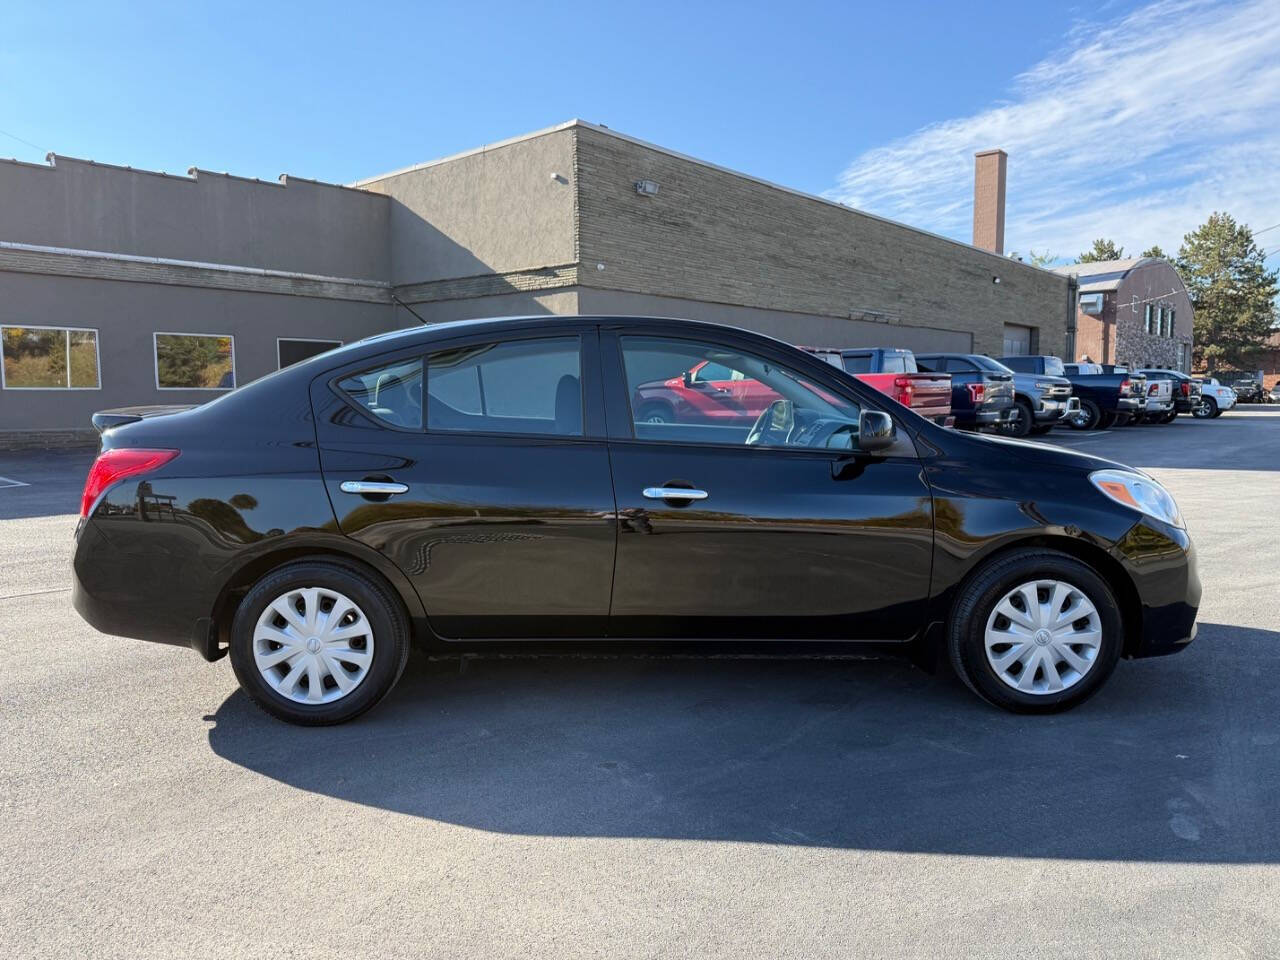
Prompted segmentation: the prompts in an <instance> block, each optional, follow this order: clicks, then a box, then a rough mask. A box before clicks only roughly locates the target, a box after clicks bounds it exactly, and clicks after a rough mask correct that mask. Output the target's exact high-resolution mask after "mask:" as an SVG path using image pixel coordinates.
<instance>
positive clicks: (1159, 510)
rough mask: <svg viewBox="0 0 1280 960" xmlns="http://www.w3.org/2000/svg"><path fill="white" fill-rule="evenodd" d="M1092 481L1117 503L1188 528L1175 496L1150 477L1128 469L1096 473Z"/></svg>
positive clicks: (1092, 475)
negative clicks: (1174, 500) (1174, 498)
mask: <svg viewBox="0 0 1280 960" xmlns="http://www.w3.org/2000/svg"><path fill="white" fill-rule="evenodd" d="M1089 480H1090V482H1092V483H1093V485H1094V486H1095V487H1097V488H1098V489H1099V490H1101V491H1102V492H1103V493H1104V494H1106V495H1107V496H1108V497H1110V498H1111V499H1112V500H1114V501H1115V502H1116V503H1119V504H1123V505H1124V506H1126V507H1132V508H1133V509H1134V510H1137V511H1138V512H1139V513H1145V514H1146V515H1147V516H1149V517H1155V518H1156V519H1157V520H1160V521H1163V522H1164V523H1167V524H1170V525H1171V526H1175V527H1183V528H1184V529H1185V525H1184V524H1183V522H1182V514H1180V513H1179V512H1178V505H1177V504H1176V503H1174V502H1173V497H1171V496H1170V495H1169V491H1168V490H1166V489H1165V488H1164V487H1162V486H1161V485H1160V484H1159V483H1157V482H1156V481H1155V480H1153V479H1152V478H1151V477H1148V476H1145V475H1142V474H1137V473H1129V471H1127V470H1095V471H1094V472H1093V473H1091V474H1089Z"/></svg>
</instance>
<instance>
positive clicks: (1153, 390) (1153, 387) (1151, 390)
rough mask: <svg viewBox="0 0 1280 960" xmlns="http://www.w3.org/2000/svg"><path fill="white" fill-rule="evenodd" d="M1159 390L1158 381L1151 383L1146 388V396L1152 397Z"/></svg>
mask: <svg viewBox="0 0 1280 960" xmlns="http://www.w3.org/2000/svg"><path fill="white" fill-rule="evenodd" d="M1159 392H1160V384H1158V383H1153V384H1152V385H1151V386H1149V387H1148V388H1147V396H1148V397H1154V396H1155V395H1156V394H1157V393H1159Z"/></svg>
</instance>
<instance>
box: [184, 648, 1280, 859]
mask: <svg viewBox="0 0 1280 960" xmlns="http://www.w3.org/2000/svg"><path fill="white" fill-rule="evenodd" d="M1277 659H1280V633H1275V632H1271V631H1265V630H1251V629H1246V628H1243V627H1233V626H1225V625H1218V624H1204V625H1202V627H1201V632H1200V637H1199V639H1198V640H1197V642H1196V643H1194V644H1193V645H1192V646H1191V648H1190V649H1188V650H1187V651H1186V652H1185V653H1182V654H1180V655H1177V656H1174V657H1169V658H1165V659H1161V660H1152V661H1139V662H1132V663H1121V664H1120V666H1119V668H1118V669H1117V671H1116V673H1115V674H1114V675H1113V677H1112V678H1111V681H1110V682H1109V683H1108V685H1107V686H1106V687H1105V688H1104V689H1103V691H1102V692H1101V693H1100V694H1099V695H1098V696H1096V697H1095V698H1094V699H1093V700H1091V701H1090V702H1089V703H1087V704H1085V705H1084V706H1082V707H1080V708H1079V709H1077V710H1075V711H1073V712H1071V713H1067V714H1063V715H1059V716H1054V717H1022V716H1013V715H1009V714H1005V713H1003V712H1000V711H998V710H995V709H993V708H991V707H988V706H987V705H985V704H984V703H982V702H980V701H979V700H977V699H976V698H975V697H973V696H972V695H971V694H970V693H969V692H968V691H967V690H966V689H964V688H962V687H961V686H960V685H959V684H958V683H957V682H955V681H954V680H951V679H942V678H933V677H929V676H927V675H925V674H923V673H920V672H917V671H915V670H914V669H913V668H911V667H909V666H907V665H906V664H904V663H899V662H896V661H892V660H879V661H852V660H749V659H711V660H708V659H632V658H601V659H585V658H583V659H577V658H561V659H554V658H548V659H481V660H476V661H472V662H471V663H470V664H469V666H468V667H467V669H466V671H465V672H463V673H461V674H459V672H458V670H457V667H456V665H453V664H449V665H447V666H446V664H445V663H433V664H432V663H427V662H425V661H418V660H415V661H414V662H413V663H411V665H410V669H409V671H408V672H407V673H406V675H405V677H404V678H403V680H402V681H401V684H400V686H399V688H398V689H397V690H396V692H395V693H393V695H392V697H391V699H390V700H389V701H388V702H386V703H384V704H383V705H382V706H381V707H379V708H376V709H375V710H374V711H373V712H371V713H370V714H368V715H367V716H366V717H365V718H364V719H362V720H359V721H356V722H355V723H352V724H348V725H346V726H343V727H333V728H321V729H301V728H296V727H290V726H288V725H286V724H283V723H278V722H276V721H273V720H271V719H269V718H268V717H266V716H265V715H263V714H262V713H260V712H259V711H258V710H257V709H256V708H255V707H254V706H253V705H252V704H251V703H250V702H249V700H248V699H247V698H246V697H245V696H244V695H243V694H242V693H240V692H238V691H237V692H236V693H235V694H233V695H232V696H230V697H229V698H228V699H227V700H226V701H225V702H224V703H223V704H222V705H221V706H220V707H219V709H218V711H217V713H216V715H215V716H214V717H212V718H211V719H213V720H214V721H215V726H214V727H213V728H212V729H211V730H210V732H209V743H210V746H211V747H212V749H213V751H214V752H215V753H216V754H217V755H218V756H220V757H222V758H224V759H226V760H228V761H230V762H232V763H236V764H239V765H241V766H243V767H245V768H247V769H249V770H252V771H255V772H257V773H260V774H262V775H263V776H267V777H271V778H273V779H275V780H278V781H282V782H284V783H287V784H290V785H292V786H295V787H298V788H299V789H303V790H308V791H314V792H317V793H321V794H325V795H328V796H332V797H337V798H341V799H344V800H350V801H352V802H355V803H360V804H366V805H369V806H374V807H378V808H381V809H386V810H392V811H396V812H399V813H405V814H409V815H411V816H417V817H428V818H431V819H433V820H438V821H445V822H448V823H454V824H460V825H464V826H468V827H474V828H478V829H482V830H493V831H500V832H503V833H521V834H531V835H557V836H608V837H665V838H679V839H698V840H733V841H744V842H749V843H781V844H798V845H810V846H822V847H841V848H861V849H874V850H893V851H904V852H921V853H945V854H975V855H983V856H999V857H1053V858H1087V859H1105V860H1150V861H1188V862H1250V863H1252V862H1268V863H1269V862H1274V861H1278V860H1280V775H1278V771H1280V722H1278V721H1277V719H1276V718H1277V717H1280V687H1277V685H1276V684H1275V683H1274V677H1275V674H1276V671H1275V669H1274V667H1275V666H1276V661H1277Z"/></svg>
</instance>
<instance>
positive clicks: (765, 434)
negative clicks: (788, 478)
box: [622, 337, 859, 448]
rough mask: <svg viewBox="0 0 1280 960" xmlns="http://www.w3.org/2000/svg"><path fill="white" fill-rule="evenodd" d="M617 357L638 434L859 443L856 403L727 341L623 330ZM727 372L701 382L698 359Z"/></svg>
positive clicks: (737, 442)
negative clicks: (690, 374)
mask: <svg viewBox="0 0 1280 960" xmlns="http://www.w3.org/2000/svg"><path fill="white" fill-rule="evenodd" d="M622 360H623V366H624V368H625V371H626V378H627V394H628V396H629V397H630V401H631V416H632V423H633V430H634V434H635V437H636V439H637V440H657V441H665V442H671V443H704V444H706V443H710V444H723V445H727V446H741V445H743V444H746V443H747V442H748V438H750V442H751V443H752V444H753V445H760V446H775V447H777V446H788V447H789V446H800V447H843V448H851V447H853V446H855V445H856V443H857V431H858V413H859V408H858V406H857V404H855V403H853V402H852V401H850V400H847V399H845V398H844V397H840V396H837V395H835V394H833V393H831V392H830V391H828V390H826V389H825V388H823V387H820V386H818V385H816V384H814V383H813V381H811V380H809V378H808V377H806V376H804V375H803V374H800V373H796V372H795V371H792V370H789V369H788V368H786V367H783V366H779V365H778V364H776V363H775V362H774V361H772V360H767V359H765V358H763V357H757V356H753V355H751V354H747V353H741V352H739V351H737V350H734V349H732V348H727V347H721V346H714V345H712V344H706V343H697V342H693V341H688V340H667V339H664V338H661V337H623V338H622ZM707 363H713V364H717V365H719V366H721V367H724V368H726V369H727V370H728V371H729V372H730V376H729V377H728V378H726V380H725V381H722V383H723V384H724V386H723V387H721V386H720V385H719V384H717V385H716V386H715V387H712V386H711V385H710V384H707V385H701V384H699V382H698V381H696V380H693V379H692V378H687V377H686V376H685V374H686V372H687V371H689V370H693V369H694V368H695V367H698V366H699V365H701V364H707Z"/></svg>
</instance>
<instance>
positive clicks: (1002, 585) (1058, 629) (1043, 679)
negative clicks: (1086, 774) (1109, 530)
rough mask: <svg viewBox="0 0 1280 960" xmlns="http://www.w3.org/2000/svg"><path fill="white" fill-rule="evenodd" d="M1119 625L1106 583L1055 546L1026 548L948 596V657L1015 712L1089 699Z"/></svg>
mask: <svg viewBox="0 0 1280 960" xmlns="http://www.w3.org/2000/svg"><path fill="white" fill-rule="evenodd" d="M1123 641H1124V635H1123V623H1122V620H1121V616H1120V608H1119V607H1118V606H1117V604H1116V600H1115V596H1114V595H1113V594H1112V592H1111V590H1110V588H1109V587H1108V586H1107V584H1106V582H1105V581H1104V580H1103V579H1102V578H1101V577H1100V576H1099V575H1098V574H1097V572H1096V571H1095V570H1093V568H1091V567H1090V566H1088V565H1087V564H1085V563H1083V562H1082V561H1080V560H1078V559H1076V558H1075V557H1072V556H1070V555H1069V554H1066V553H1061V552H1059V551H1057V550H1048V549H1026V550H1018V551H1015V552H1013V553H1009V554H1005V555H1004V556H1001V557H998V558H996V559H995V560H993V561H991V562H990V563H988V564H987V565H986V566H984V567H982V568H981V569H980V570H978V572H977V573H976V574H975V575H974V576H973V577H972V578H971V579H970V580H969V581H968V582H967V583H966V584H965V585H964V587H963V588H962V589H961V591H960V594H959V596H958V597H957V598H956V602H955V606H954V607H953V610H952V616H951V621H950V624H949V632H948V645H949V651H950V655H951V664H952V666H953V667H954V668H955V671H956V673H957V674H958V675H959V677H960V678H961V679H962V680H963V681H964V682H965V683H966V684H967V685H968V686H969V688H970V689H972V690H973V691H974V692H975V693H977V694H978V695H979V696H981V697H983V698H984V699H986V700H988V701H990V702H991V703H993V704H995V705H996V706H999V707H1003V708H1005V709H1006V710H1012V711H1014V712H1017V713H1053V712H1056V711H1059V710H1066V709H1068V708H1070V707H1073V706H1075V705H1076V704H1078V703H1081V702H1082V701H1084V700H1086V699H1088V698H1089V697H1090V696H1092V695H1093V694H1094V693H1096V692H1097V690H1098V688H1099V687H1101V686H1102V684H1103V682H1104V681H1105V680H1106V679H1107V677H1108V676H1109V675H1110V674H1111V671H1112V670H1113V669H1114V668H1115V665H1116V662H1117V661H1118V660H1119V658H1120V651H1121V647H1122V646H1123Z"/></svg>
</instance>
